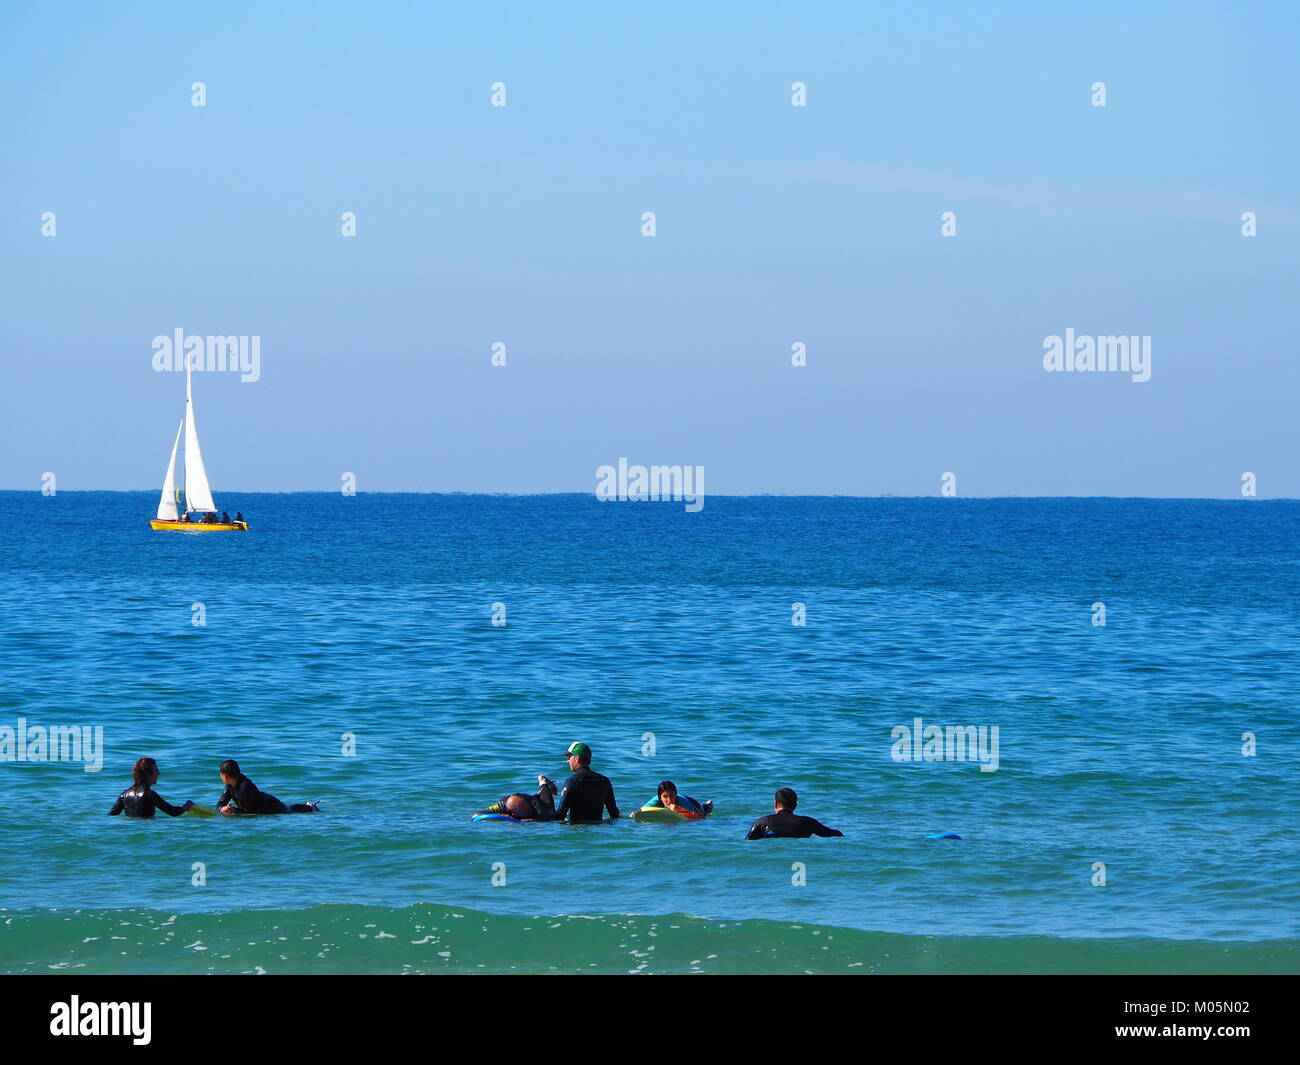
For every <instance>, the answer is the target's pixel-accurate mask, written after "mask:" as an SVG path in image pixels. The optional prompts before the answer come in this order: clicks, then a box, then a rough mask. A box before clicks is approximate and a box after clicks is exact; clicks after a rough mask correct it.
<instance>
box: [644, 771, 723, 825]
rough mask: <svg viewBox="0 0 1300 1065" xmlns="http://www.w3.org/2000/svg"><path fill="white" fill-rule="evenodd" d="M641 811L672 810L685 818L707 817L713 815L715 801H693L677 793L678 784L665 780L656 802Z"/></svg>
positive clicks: (649, 803) (648, 804)
mask: <svg viewBox="0 0 1300 1065" xmlns="http://www.w3.org/2000/svg"><path fill="white" fill-rule="evenodd" d="M641 809H643V810H653V809H663V810H672V811H673V813H677V814H681V815H683V816H684V817H707V816H708V815H709V814H711V813H713V800H712V799H710V800H709V801H708V802H700V801H699V799H692V798H691V797H690V796H689V795H681V794H679V793H678V791H677V785H676V784H674V783H673V782H672V781H671V780H665V781H663V782H662V783H661V784H660V785H659V791H658V793H657V794H656V796H655V799H654V802H648V803H646V804H645V806H643V807H641ZM635 816H636V815H635V814H628V817H635Z"/></svg>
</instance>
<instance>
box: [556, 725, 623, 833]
mask: <svg viewBox="0 0 1300 1065" xmlns="http://www.w3.org/2000/svg"><path fill="white" fill-rule="evenodd" d="M564 753H565V756H566V757H567V758H568V759H569V768H570V769H571V770H572V771H573V775H572V776H570V777H569V779H568V780H566V781H565V782H564V787H563V789H561V791H560V805H559V806H558V807H556V810H555V820H557V821H563V820H564V819H565V818H566V817H567V818H568V819H569V821H570V822H571V823H572V824H575V825H576V824H581V823H583V822H587V823H592V822H599V821H601V820H602V814H603V811H604V810H608V811H609V816H610V817H611V818H612V819H613V820H615V821H617V820H618V803H616V802H615V801H614V785H613V784H611V783H610V782H609V778H608V777H605V776H601V775H600V774H599V773H597V772H595V771H594V770H592V768H591V748H590V747H588V746H587V745H586V744H585V743H571V744H569V749H568V750H567V751H565V752H564Z"/></svg>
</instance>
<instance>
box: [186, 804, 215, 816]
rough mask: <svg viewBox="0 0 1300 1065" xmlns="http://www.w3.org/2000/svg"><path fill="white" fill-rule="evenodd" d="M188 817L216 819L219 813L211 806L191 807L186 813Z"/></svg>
mask: <svg viewBox="0 0 1300 1065" xmlns="http://www.w3.org/2000/svg"><path fill="white" fill-rule="evenodd" d="M185 815H186V816H187V817H216V816H217V811H216V810H214V809H213V808H212V807H211V806H191V807H190V808H189V809H188V810H186V811H185Z"/></svg>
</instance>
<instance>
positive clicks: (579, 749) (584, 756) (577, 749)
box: [564, 743, 591, 770]
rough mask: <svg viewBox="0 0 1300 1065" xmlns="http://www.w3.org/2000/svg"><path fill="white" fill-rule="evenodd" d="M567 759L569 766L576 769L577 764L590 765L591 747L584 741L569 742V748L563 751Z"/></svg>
mask: <svg viewBox="0 0 1300 1065" xmlns="http://www.w3.org/2000/svg"><path fill="white" fill-rule="evenodd" d="M564 755H565V757H566V758H568V759H569V768H570V769H574V770H576V769H578V767H579V766H586V765H591V748H590V747H588V746H587V745H586V744H585V743H571V744H569V749H568V750H567V751H565V752H564Z"/></svg>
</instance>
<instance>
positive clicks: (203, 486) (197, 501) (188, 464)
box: [185, 363, 217, 514]
mask: <svg viewBox="0 0 1300 1065" xmlns="http://www.w3.org/2000/svg"><path fill="white" fill-rule="evenodd" d="M190 370H191V367H190V364H189V363H187V364H186V366H185V513H186V514H193V513H195V512H197V513H200V514H206V513H208V512H209V511H215V510H216V509H217V504H216V503H214V502H213V501H212V486H211V485H209V484H208V471H207V470H205V469H204V468H203V452H202V451H200V450H199V430H198V427H197V426H196V425H195V424H194V398H193V396H192V395H191V392H190Z"/></svg>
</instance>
